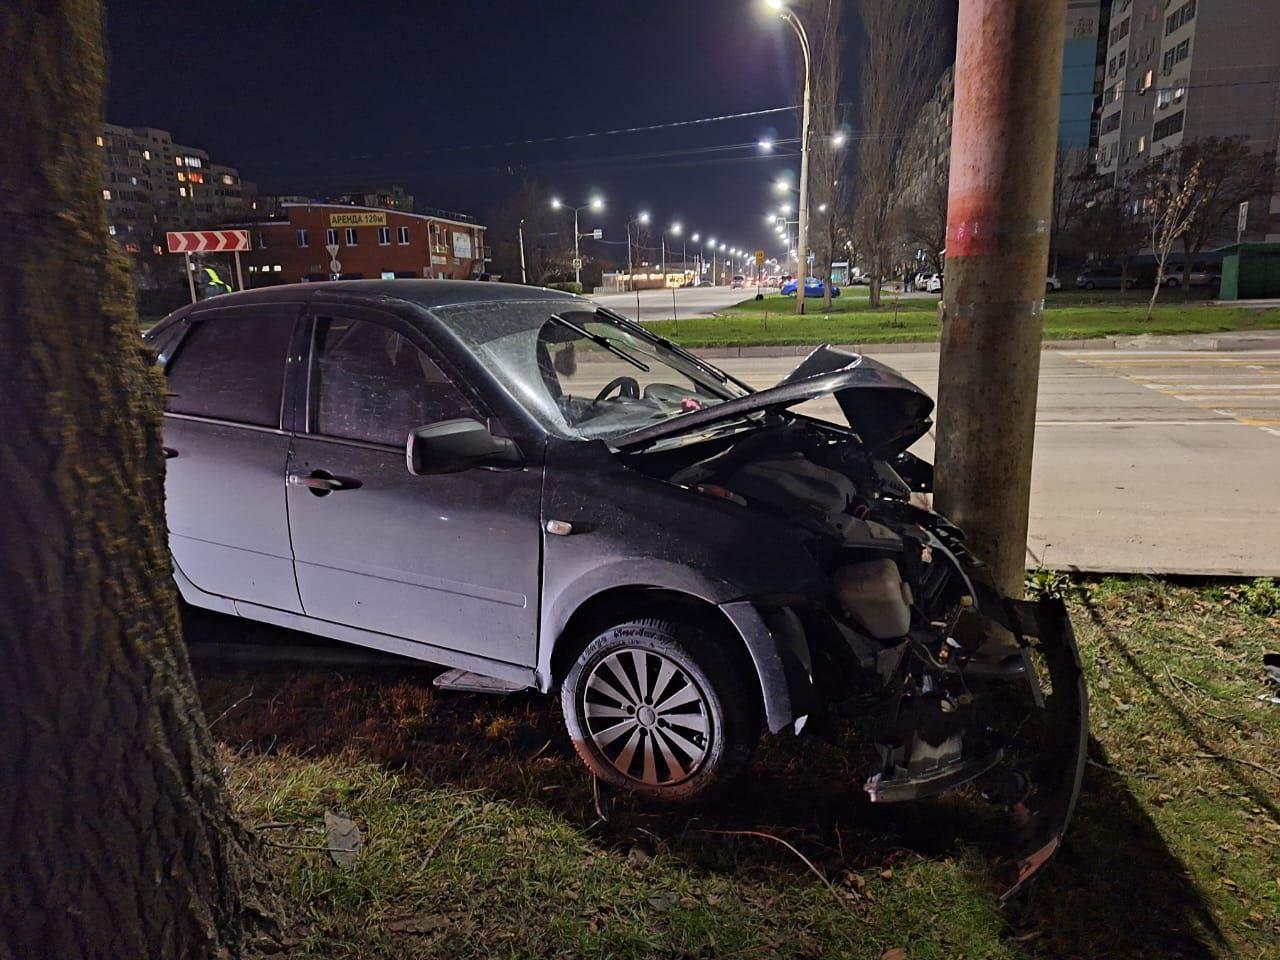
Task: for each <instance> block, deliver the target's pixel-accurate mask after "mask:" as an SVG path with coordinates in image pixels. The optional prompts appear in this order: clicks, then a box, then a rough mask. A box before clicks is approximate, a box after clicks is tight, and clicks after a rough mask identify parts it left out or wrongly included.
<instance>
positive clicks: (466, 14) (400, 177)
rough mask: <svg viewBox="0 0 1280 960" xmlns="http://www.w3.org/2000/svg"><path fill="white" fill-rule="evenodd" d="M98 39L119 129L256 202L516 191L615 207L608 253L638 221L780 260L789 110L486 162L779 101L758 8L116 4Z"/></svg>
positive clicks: (850, 65) (787, 91)
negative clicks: (537, 189) (152, 131)
mask: <svg viewBox="0 0 1280 960" xmlns="http://www.w3.org/2000/svg"><path fill="white" fill-rule="evenodd" d="M846 5H847V6H849V7H852V6H853V3H852V2H848V3H847V4H846ZM846 19H847V20H848V21H849V24H848V30H849V32H850V34H851V35H852V36H853V41H854V42H853V44H852V47H853V49H852V50H851V51H850V56H849V57H847V58H846V65H845V73H846V81H845V89H844V91H843V93H842V99H845V100H850V101H851V100H853V99H854V98H855V97H856V72H857V64H856V60H855V57H856V48H857V43H858V40H859V37H858V35H857V33H856V30H857V25H856V19H855V18H854V17H853V16H851V15H847V17H846ZM107 39H108V44H109V47H110V56H111V64H110V90H109V97H108V105H107V119H108V120H109V121H110V122H112V123H118V124H125V125H128V126H153V127H159V128H162V129H168V130H171V131H172V132H173V135H174V138H175V140H177V141H178V142H181V143H187V144H191V145H194V146H199V147H203V148H205V149H207V150H208V151H209V152H210V154H211V155H212V157H213V159H214V160H215V162H219V163H226V164H230V165H232V166H235V167H238V168H239V170H240V172H241V175H242V176H243V177H244V178H245V179H248V180H255V181H257V182H258V184H259V189H260V191H261V192H262V193H264V194H270V193H301V194H307V195H325V194H328V193H336V192H341V191H343V190H347V189H354V188H357V187H359V186H362V185H379V184H387V183H399V184H402V185H403V186H404V187H405V188H406V189H408V190H409V191H410V192H412V193H413V194H414V195H415V197H416V198H417V201H418V203H419V204H425V205H430V206H436V207H444V208H447V209H452V210H460V211H464V212H468V213H472V214H474V215H476V216H479V217H482V218H483V217H484V216H485V215H486V214H487V213H488V212H489V211H491V210H493V209H494V208H495V207H496V206H497V205H499V204H500V203H501V202H502V201H503V199H504V198H505V197H507V196H509V195H511V194H512V193H513V192H514V191H515V190H516V188H517V187H518V186H519V183H520V179H521V177H522V176H524V177H528V178H530V179H534V180H537V181H538V182H539V183H541V184H543V185H544V186H546V187H547V188H548V189H549V190H551V191H552V192H554V193H556V194H557V195H559V196H561V197H562V198H563V199H564V200H565V202H567V203H574V204H578V203H585V202H586V200H587V199H588V198H589V197H590V196H591V195H592V194H593V193H594V192H596V191H598V192H599V193H600V194H601V195H603V196H604V197H605V199H606V201H607V202H608V209H607V211H606V212H605V213H604V214H603V215H602V216H601V217H596V216H595V215H590V214H586V216H589V217H591V221H590V222H587V221H586V220H584V222H583V224H582V225H583V228H584V229H586V228H588V227H595V226H602V227H603V228H604V230H605V237H606V239H610V238H612V239H614V240H620V239H621V238H622V236H623V220H624V219H625V217H626V216H630V215H633V214H634V213H635V212H636V211H637V210H640V209H642V208H644V209H649V210H651V211H652V213H653V215H654V223H655V225H656V226H658V225H661V224H663V223H664V222H666V223H670V222H673V221H679V222H681V223H682V224H684V226H685V229H686V231H687V232H691V231H695V230H697V231H701V232H702V233H703V234H704V236H705V235H706V234H708V233H714V234H715V235H716V237H717V238H718V239H722V240H725V241H727V242H728V243H729V244H730V245H731V246H732V245H736V246H742V247H748V248H750V247H754V246H756V245H762V246H764V247H766V249H768V250H770V252H771V254H772V253H776V252H779V251H778V250H777V249H776V248H778V246H779V245H778V243H777V242H776V240H775V239H774V238H773V235H772V233H771V231H770V230H769V229H768V227H767V226H766V224H765V223H764V220H763V215H764V214H765V213H766V212H767V211H768V210H769V209H771V208H772V207H773V206H776V203H777V201H776V199H775V196H774V194H773V193H772V192H771V191H770V185H771V183H772V181H773V180H774V179H775V178H776V177H777V176H778V174H779V173H780V172H781V171H783V170H793V171H795V170H798V167H799V162H798V157H796V156H791V157H787V156H779V155H778V154H777V153H775V154H774V155H773V156H771V157H770V156H762V155H761V154H760V152H759V151H758V150H757V149H756V148H755V143H756V141H757V140H758V139H759V138H760V137H761V136H765V135H770V134H773V135H776V136H777V137H779V138H794V137H796V136H797V131H798V127H799V117H798V111H796V110H784V111H781V112H775V113H769V114H766V115H763V116H755V117H748V118H742V119H738V120H731V121H721V122H715V123H706V124H696V125H690V126H682V127H675V128H670V129H663V130H649V131H643V132H635V133H626V134H617V135H611V136H593V137H587V138H582V139H557V140H554V141H552V142H548V143H540V144H519V145H503V146H492V145H494V144H500V145H501V144H511V143H512V142H513V141H521V140H533V139H540V138H546V137H555V138H563V137H569V136H572V135H577V134H588V133H597V132H601V131H608V130H615V129H619V128H630V127H637V126H648V125H653V124H663V123H670V122H672V121H684V120H694V119H699V118H704V117H714V116H722V115H726V114H735V113H742V112H748V111H759V110H768V109H770V108H779V107H788V106H789V105H791V104H793V103H794V102H795V89H796V84H797V77H798V73H797V60H798V57H799V50H798V43H797V41H796V39H795V36H794V35H793V34H792V33H791V31H790V29H789V28H788V27H787V26H786V25H785V24H783V23H782V22H781V21H779V20H777V19H774V18H770V17H768V16H766V15H765V14H764V12H763V11H762V5H761V2H760V0H685V2H677V0H651V2H649V3H628V4H622V3H616V2H599V0H596V2H585V0H583V2H576V0H575V2H569V0H557V2H542V3H538V2H528V0H524V2H512V0H508V2H501V0H495V2H483V0H472V2H467V3H462V2H452V3H444V2H439V0H437V2H425V0H420V2H372V0H355V2H342V3H339V2H326V0H314V2H309V3H285V2H264V0H256V2H224V3H219V4H215V5H207V4H206V5H197V6H181V7H175V6H173V5H171V4H168V3H156V2H143V0H118V2H110V3H108V13H107ZM851 119H852V120H853V122H854V123H855V125H856V112H855V113H853V114H851ZM486 145H489V146H486ZM735 145H737V148H736V149H724V148H729V147H734V146H735ZM784 149H786V148H784ZM792 149H793V148H792Z"/></svg>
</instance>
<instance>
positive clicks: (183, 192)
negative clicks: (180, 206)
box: [178, 187, 187, 197]
mask: <svg viewBox="0 0 1280 960" xmlns="http://www.w3.org/2000/svg"><path fill="white" fill-rule="evenodd" d="M186 195H187V188H186V187H179V188H178V196H180V197H185V196H186Z"/></svg>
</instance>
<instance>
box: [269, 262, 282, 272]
mask: <svg viewBox="0 0 1280 960" xmlns="http://www.w3.org/2000/svg"><path fill="white" fill-rule="evenodd" d="M271 269H272V270H274V271H275V272H276V273H279V272H280V264H278V263H277V264H276V265H275V266H274V267H272V268H271Z"/></svg>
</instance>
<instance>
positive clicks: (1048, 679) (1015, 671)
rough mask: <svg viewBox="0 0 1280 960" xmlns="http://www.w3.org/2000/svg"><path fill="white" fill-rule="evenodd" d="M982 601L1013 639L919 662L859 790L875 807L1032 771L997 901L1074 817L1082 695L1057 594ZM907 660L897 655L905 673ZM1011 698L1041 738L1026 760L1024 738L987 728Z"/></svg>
mask: <svg viewBox="0 0 1280 960" xmlns="http://www.w3.org/2000/svg"><path fill="white" fill-rule="evenodd" d="M987 599H988V602H986V603H984V604H982V613H983V615H984V616H985V618H988V619H989V620H990V621H991V622H992V623H993V624H995V625H996V627H997V628H998V630H997V632H998V633H1000V634H1002V635H1003V637H1005V638H1006V640H1007V641H1014V640H1016V644H1017V645H1016V646H1013V645H1012V643H1011V642H1009V643H1004V644H1000V645H998V646H997V647H996V648H995V649H992V650H991V651H990V652H989V653H985V654H984V653H976V651H975V652H974V653H971V654H969V655H968V656H962V657H956V658H955V659H951V660H949V661H948V662H946V663H942V662H939V661H938V660H936V659H933V658H927V660H926V662H925V664H924V668H923V670H920V669H919V665H917V667H916V668H915V670H918V671H919V672H915V671H913V675H914V677H915V680H914V681H913V682H908V683H906V684H904V688H903V690H902V693H901V695H900V696H899V697H898V698H897V700H896V701H895V703H894V705H893V709H892V711H891V715H890V717H889V718H888V730H887V731H886V735H885V737H884V739H883V742H881V743H880V744H879V750H880V754H881V762H880V764H879V770H878V772H876V773H874V774H873V775H872V776H871V777H870V778H869V779H868V780H867V781H866V783H865V784H864V789H865V790H866V792H867V794H868V796H869V797H870V799H871V802H873V803H896V802H901V801H906V800H918V799H923V798H927V797H934V796H937V795H939V794H941V793H944V792H946V791H948V790H953V789H955V788H957V787H960V786H963V785H965V784H967V783H970V782H971V781H974V780H978V779H979V778H983V779H984V780H985V779H987V775H991V776H992V777H996V778H998V775H999V774H1001V773H1004V772H1006V768H1015V767H1017V766H1019V765H1020V763H1021V765H1025V766H1027V767H1029V769H1027V770H1026V771H1021V770H1018V771H1013V772H1014V777H1015V779H1016V780H1017V781H1019V782H1022V781H1025V782H1027V783H1030V784H1032V785H1033V786H1032V787H1031V788H1030V789H1028V790H1026V791H1024V792H1023V794H1022V795H1021V796H1020V797H1019V798H1018V800H1017V802H1016V803H1015V805H1014V814H1015V819H1016V820H1017V822H1018V823H1019V824H1020V827H1019V829H1018V833H1017V835H1016V837H1015V838H1014V848H1015V849H1018V850H1020V851H1021V852H1020V853H1019V854H1018V855H1017V856H1016V858H1015V862H1016V876H1015V877H1014V878H1013V882H1012V884H1011V886H1010V887H1009V889H1007V890H1006V891H1005V892H1004V893H1003V894H1002V895H1001V900H1002V901H1003V900H1006V899H1008V898H1009V897H1011V896H1013V894H1015V893H1016V892H1017V891H1018V890H1019V889H1021V888H1022V887H1023V885H1024V884H1025V883H1026V882H1027V881H1028V880H1030V879H1031V877H1033V876H1034V875H1035V874H1036V873H1037V872H1038V871H1039V870H1040V869H1041V868H1042V867H1043V866H1044V865H1045V864H1046V863H1047V862H1048V861H1049V859H1050V858H1051V857H1052V856H1053V854H1054V852H1056V850H1057V848H1058V845H1059V843H1060V842H1061V839H1062V834H1063V833H1064V831H1065V830H1066V827H1067V822H1068V821H1069V820H1070V819H1071V814H1072V812H1073V810H1074V809H1075V803H1076V798H1077V797H1078V795H1079V792H1080V782H1081V778H1082V776H1083V774H1084V764H1085V751H1086V749H1087V745H1088V736H1089V731H1088V697H1087V693H1086V690H1085V684H1084V671H1083V670H1082V668H1081V664H1080V654H1079V651H1078V649H1077V647H1076V641H1075V635H1074V632H1073V631H1072V629H1071V621H1070V619H1069V618H1068V617H1067V611H1066V607H1065V606H1064V605H1063V603H1062V601H1061V600H1041V601H1038V602H1028V601H1022V600H1000V599H997V598H995V597H991V598H987ZM973 612H974V613H975V614H976V612H977V611H973ZM975 619H976V618H975ZM910 659H911V655H910V654H909V653H905V652H904V654H903V658H902V661H901V667H902V669H903V670H904V671H905V670H906V669H907V664H908V662H909V661H910ZM1038 671H1039V672H1038ZM900 676H901V674H900ZM1019 687H1021V688H1022V689H1021V692H1019ZM1046 694H1047V695H1046ZM1010 699H1014V700H1015V701H1017V702H1025V704H1026V710H1027V712H1028V713H1029V714H1030V715H1032V716H1034V717H1035V719H1036V720H1037V722H1036V723H1035V724H1033V725H1032V726H1034V727H1035V729H1037V730H1038V731H1039V732H1040V735H1039V736H1038V737H1037V738H1036V740H1035V743H1034V746H1033V747H1032V748H1031V749H1030V756H1028V745H1027V744H1022V743H1019V744H1017V747H1018V749H1016V750H1015V745H1014V744H1013V743H1002V741H1001V734H999V733H998V732H997V731H996V730H994V729H989V728H988V723H987V720H988V719H989V718H990V716H992V715H993V714H994V713H1000V712H1003V710H1005V709H1007V703H1006V701H1008V700H1010ZM1019 727H1020V725H1019ZM1015 756H1017V757H1019V758H1021V761H1019V760H1015V759H1014V757H1015ZM998 767H999V768H1000V769H999V770H997V768H998Z"/></svg>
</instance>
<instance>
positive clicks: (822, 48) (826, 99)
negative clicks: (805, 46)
mask: <svg viewBox="0 0 1280 960" xmlns="http://www.w3.org/2000/svg"><path fill="white" fill-rule="evenodd" d="M843 8H844V2H843V0H812V2H811V3H810V4H809V5H808V7H807V8H806V9H805V10H804V11H802V14H803V16H804V18H805V20H806V21H807V23H808V28H809V29H808V33H809V36H810V37H811V38H814V49H813V77H812V92H811V103H812V109H811V117H810V130H809V238H808V242H807V243H806V246H807V247H808V248H809V249H811V250H812V251H813V254H814V258H813V259H814V264H815V266H816V269H815V270H814V273H816V274H818V275H819V276H820V277H821V278H822V281H823V295H822V301H823V303H822V305H823V309H824V310H830V309H831V264H832V262H833V261H834V260H835V249H836V232H837V230H838V229H839V225H840V223H841V221H842V219H844V220H847V218H848V217H849V216H850V211H849V196H850V193H849V178H848V177H847V176H846V175H845V158H846V156H847V155H848V150H847V133H846V131H845V127H844V119H845V117H844V110H843V108H842V107H841V106H840V84H841V80H842V74H841V69H840V58H841V54H842V53H843V52H844V47H845V35H844V33H843V32H842V31H841V29H840V18H841V15H842V14H843V12H844V9H843ZM801 272H802V273H803V272H805V271H804V270H803V268H802V270H801Z"/></svg>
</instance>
